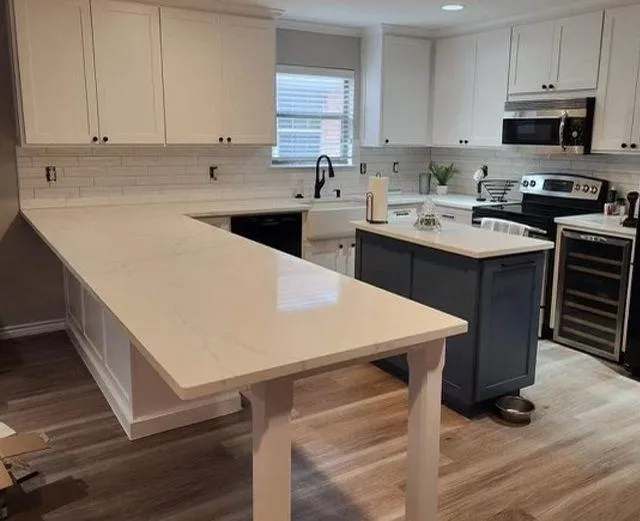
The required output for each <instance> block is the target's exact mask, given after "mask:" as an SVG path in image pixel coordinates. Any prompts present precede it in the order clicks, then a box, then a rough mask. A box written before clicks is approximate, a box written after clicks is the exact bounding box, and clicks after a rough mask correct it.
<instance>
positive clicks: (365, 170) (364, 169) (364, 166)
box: [360, 163, 367, 175]
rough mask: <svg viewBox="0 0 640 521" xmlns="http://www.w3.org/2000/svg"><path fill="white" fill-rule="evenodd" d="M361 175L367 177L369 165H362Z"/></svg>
mask: <svg viewBox="0 0 640 521" xmlns="http://www.w3.org/2000/svg"><path fill="white" fill-rule="evenodd" d="M360 175H367V163H360Z"/></svg>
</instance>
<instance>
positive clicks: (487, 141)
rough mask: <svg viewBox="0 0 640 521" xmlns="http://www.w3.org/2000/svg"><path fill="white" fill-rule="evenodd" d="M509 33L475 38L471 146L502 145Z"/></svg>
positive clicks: (483, 35) (482, 35)
mask: <svg viewBox="0 0 640 521" xmlns="http://www.w3.org/2000/svg"><path fill="white" fill-rule="evenodd" d="M510 42H511V31H510V30H509V29H501V30H498V31H491V32H488V33H482V34H479V35H478V43H477V47H476V64H475V66H476V74H475V89H474V96H473V123H472V126H471V137H470V138H469V140H470V142H471V144H472V145H475V146H498V145H500V144H501V143H502V118H503V116H504V104H505V101H506V100H507V85H508V82H509V45H510Z"/></svg>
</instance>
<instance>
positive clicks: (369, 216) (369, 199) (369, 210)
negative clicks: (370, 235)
mask: <svg viewBox="0 0 640 521" xmlns="http://www.w3.org/2000/svg"><path fill="white" fill-rule="evenodd" d="M374 201H375V197H374V196H373V192H367V194H366V200H365V202H366V210H365V218H366V220H367V222H368V223H371V224H388V223H389V221H387V220H384V221H377V220H375V219H374V218H373V216H374V213H373V204H374Z"/></svg>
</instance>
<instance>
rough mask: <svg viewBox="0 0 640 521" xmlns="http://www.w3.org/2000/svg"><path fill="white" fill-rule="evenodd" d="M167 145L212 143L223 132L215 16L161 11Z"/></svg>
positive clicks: (179, 11)
mask: <svg viewBox="0 0 640 521" xmlns="http://www.w3.org/2000/svg"><path fill="white" fill-rule="evenodd" d="M161 17H162V65H163V76H164V102H165V119H166V126H167V143H189V144H213V143H216V144H218V143H219V140H220V138H221V137H222V136H223V128H222V117H223V113H222V96H221V88H222V72H221V70H222V63H221V48H220V17H219V16H218V15H215V14H213V13H205V12H200V11H188V10H182V9H169V8H162V9H161Z"/></svg>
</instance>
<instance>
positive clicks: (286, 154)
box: [272, 67, 355, 166]
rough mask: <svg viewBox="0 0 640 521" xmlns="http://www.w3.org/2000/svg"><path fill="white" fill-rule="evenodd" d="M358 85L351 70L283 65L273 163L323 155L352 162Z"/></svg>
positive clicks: (301, 162) (311, 161) (309, 161)
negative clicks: (356, 89) (355, 100)
mask: <svg viewBox="0 0 640 521" xmlns="http://www.w3.org/2000/svg"><path fill="white" fill-rule="evenodd" d="M354 84H355V80H354V73H353V72H352V71H337V70H331V69H306V68H305V69H302V68H297V67H296V68H293V67H279V68H278V72H277V74H276V97H277V102H276V111H277V122H278V123H277V125H278V127H277V129H278V144H277V146H275V147H274V148H273V152H272V163H273V165H284V166H309V165H315V161H316V159H317V158H318V156H320V155H322V154H326V155H328V156H329V157H330V158H331V159H332V160H333V163H334V164H335V165H351V164H352V158H353V119H354V116H353V113H354V90H355V88H354Z"/></svg>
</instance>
